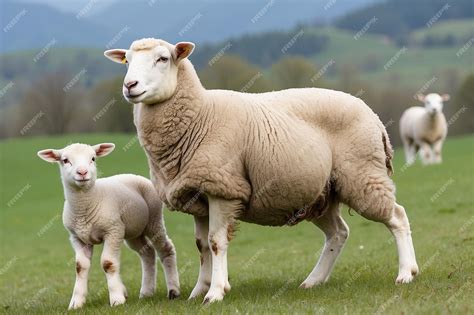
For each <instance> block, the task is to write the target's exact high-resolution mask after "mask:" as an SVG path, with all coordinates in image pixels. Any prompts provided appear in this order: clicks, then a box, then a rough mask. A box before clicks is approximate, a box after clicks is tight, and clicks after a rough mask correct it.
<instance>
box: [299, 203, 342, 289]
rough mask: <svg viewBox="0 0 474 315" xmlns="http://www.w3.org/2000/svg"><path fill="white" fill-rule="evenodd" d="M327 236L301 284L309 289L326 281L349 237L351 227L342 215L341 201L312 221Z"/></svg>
mask: <svg viewBox="0 0 474 315" xmlns="http://www.w3.org/2000/svg"><path fill="white" fill-rule="evenodd" d="M312 222H313V223H314V224H316V226H318V227H319V228H320V229H321V230H322V231H323V232H324V234H325V236H326V242H325V244H324V248H323V251H322V253H321V257H320V258H319V260H318V263H317V264H316V266H315V267H314V269H313V271H311V273H310V274H309V276H308V277H307V278H306V280H305V281H304V282H303V283H302V284H301V285H300V287H301V288H304V289H307V288H311V287H313V286H314V285H318V284H321V283H324V282H326V281H327V280H328V279H329V276H330V275H331V271H332V268H333V266H334V264H335V262H336V260H337V257H338V256H339V254H340V253H341V251H342V249H343V247H344V244H345V242H346V240H347V238H348V237H349V227H348V226H347V224H346V222H344V220H343V218H342V217H341V215H340V210H339V202H334V203H333V204H331V207H330V208H329V209H328V211H327V212H326V214H324V215H323V216H322V217H320V218H317V219H314V220H313V221H312Z"/></svg>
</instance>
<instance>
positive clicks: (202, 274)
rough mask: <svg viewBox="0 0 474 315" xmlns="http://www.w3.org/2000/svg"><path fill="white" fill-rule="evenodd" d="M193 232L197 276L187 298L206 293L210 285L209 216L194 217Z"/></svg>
mask: <svg viewBox="0 0 474 315" xmlns="http://www.w3.org/2000/svg"><path fill="white" fill-rule="evenodd" d="M194 234H195V237H196V246H197V248H198V250H199V255H200V267H199V277H198V280H197V283H196V285H195V286H194V289H193V291H192V292H191V294H190V296H189V299H194V298H196V297H198V296H200V295H203V294H206V293H207V291H209V287H210V286H211V272H212V262H211V250H210V249H209V243H208V241H207V239H208V235H209V217H197V216H195V217H194Z"/></svg>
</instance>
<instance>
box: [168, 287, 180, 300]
mask: <svg viewBox="0 0 474 315" xmlns="http://www.w3.org/2000/svg"><path fill="white" fill-rule="evenodd" d="M180 295H181V294H180V293H179V291H177V290H174V289H171V290H169V291H168V300H174V299H176V298H178V297H179V296H180Z"/></svg>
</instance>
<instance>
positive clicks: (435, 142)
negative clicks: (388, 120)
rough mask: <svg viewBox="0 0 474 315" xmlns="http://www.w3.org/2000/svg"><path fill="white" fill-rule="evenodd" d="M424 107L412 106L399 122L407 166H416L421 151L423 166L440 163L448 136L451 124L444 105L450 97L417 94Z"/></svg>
mask: <svg viewBox="0 0 474 315" xmlns="http://www.w3.org/2000/svg"><path fill="white" fill-rule="evenodd" d="M416 97H417V99H418V100H419V101H420V102H422V103H424V104H425V106H424V107H421V106H413V107H410V108H408V109H407V110H405V111H404V112H403V114H402V117H401V118H400V136H401V138H402V142H403V148H404V150H405V158H406V162H407V164H408V165H411V164H413V163H414V162H415V159H416V154H417V153H418V151H419V150H420V153H421V154H420V158H421V161H422V162H423V164H438V163H441V160H442V159H441V149H442V147H443V142H444V140H445V139H446V135H447V134H448V123H447V122H446V117H445V116H444V114H443V102H446V101H448V100H449V95H448V94H443V95H439V94H436V93H430V94H428V95H423V94H417V95H416Z"/></svg>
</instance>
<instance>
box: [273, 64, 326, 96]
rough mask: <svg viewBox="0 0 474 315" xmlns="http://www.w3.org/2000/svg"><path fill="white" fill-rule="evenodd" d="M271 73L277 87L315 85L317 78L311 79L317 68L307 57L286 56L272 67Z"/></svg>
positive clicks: (319, 83)
mask: <svg viewBox="0 0 474 315" xmlns="http://www.w3.org/2000/svg"><path fill="white" fill-rule="evenodd" d="M270 73H271V80H272V82H273V83H274V87H275V88H276V89H287V88H300V87H309V86H315V83H314V81H315V80H313V81H311V79H312V78H313V77H314V76H315V75H316V74H317V69H316V67H315V66H314V64H313V63H312V62H311V61H309V60H308V59H306V58H303V57H285V58H283V59H281V60H280V61H279V62H277V63H275V64H274V65H273V66H272V67H271V71H270ZM317 83H318V85H319V86H321V85H322V83H321V82H317Z"/></svg>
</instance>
